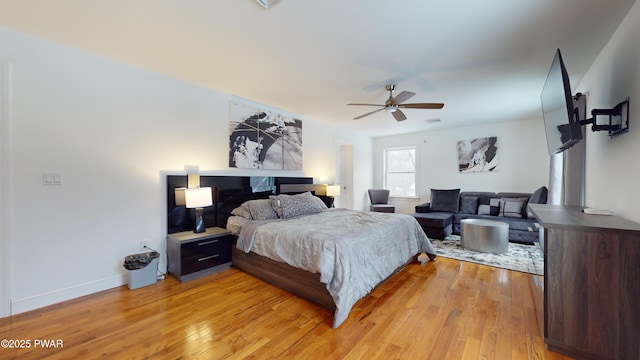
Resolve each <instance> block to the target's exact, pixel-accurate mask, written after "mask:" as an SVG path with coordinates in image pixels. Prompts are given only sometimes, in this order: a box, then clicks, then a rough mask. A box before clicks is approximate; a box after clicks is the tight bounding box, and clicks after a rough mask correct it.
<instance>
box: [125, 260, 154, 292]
mask: <svg viewBox="0 0 640 360" xmlns="http://www.w3.org/2000/svg"><path fill="white" fill-rule="evenodd" d="M159 257H160V254H159V253H158V252H157V251H149V252H146V253H142V254H134V255H129V256H127V257H125V258H124V264H123V265H122V266H124V267H125V269H127V270H129V289H131V290H134V289H137V288H141V287H143V286H147V285H152V284H155V283H156V281H158V258H159Z"/></svg>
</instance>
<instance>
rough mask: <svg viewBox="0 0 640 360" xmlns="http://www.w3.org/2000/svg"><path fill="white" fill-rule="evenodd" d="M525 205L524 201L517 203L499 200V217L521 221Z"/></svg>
mask: <svg viewBox="0 0 640 360" xmlns="http://www.w3.org/2000/svg"><path fill="white" fill-rule="evenodd" d="M525 203H526V202H525V201H519V200H517V199H501V200H500V216H504V217H512V218H519V219H522V218H523V209H524V204H525Z"/></svg>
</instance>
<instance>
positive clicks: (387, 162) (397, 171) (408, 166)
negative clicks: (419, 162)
mask: <svg viewBox="0 0 640 360" xmlns="http://www.w3.org/2000/svg"><path fill="white" fill-rule="evenodd" d="M384 188H385V189H389V191H390V194H389V196H396V197H415V196H416V148H415V146H412V147H405V148H395V149H385V150H384Z"/></svg>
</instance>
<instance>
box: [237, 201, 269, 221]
mask: <svg viewBox="0 0 640 360" xmlns="http://www.w3.org/2000/svg"><path fill="white" fill-rule="evenodd" d="M243 206H246V207H247V210H249V213H250V214H251V218H252V219H253V220H269V219H277V218H278V214H276V212H275V211H274V210H273V207H271V200H269V199H258V200H249V201H247V202H245V203H244V204H243Z"/></svg>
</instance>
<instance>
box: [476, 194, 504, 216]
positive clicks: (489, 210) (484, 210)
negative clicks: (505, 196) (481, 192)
mask: <svg viewBox="0 0 640 360" xmlns="http://www.w3.org/2000/svg"><path fill="white" fill-rule="evenodd" d="M498 214H500V199H496V198H488V197H484V196H482V197H480V198H479V199H478V215H493V216H498Z"/></svg>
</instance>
